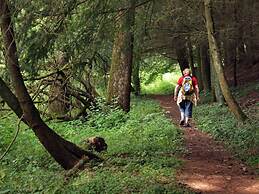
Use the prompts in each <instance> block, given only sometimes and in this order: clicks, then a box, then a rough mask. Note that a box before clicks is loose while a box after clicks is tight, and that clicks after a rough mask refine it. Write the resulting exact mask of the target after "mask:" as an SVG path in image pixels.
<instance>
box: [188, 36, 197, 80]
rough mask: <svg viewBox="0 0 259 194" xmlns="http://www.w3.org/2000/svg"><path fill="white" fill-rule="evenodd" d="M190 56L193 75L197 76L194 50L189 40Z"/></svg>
mask: <svg viewBox="0 0 259 194" xmlns="http://www.w3.org/2000/svg"><path fill="white" fill-rule="evenodd" d="M188 55H189V64H190V68H191V70H192V75H193V76H197V73H196V68H195V67H194V58H193V49H192V43H191V40H188Z"/></svg>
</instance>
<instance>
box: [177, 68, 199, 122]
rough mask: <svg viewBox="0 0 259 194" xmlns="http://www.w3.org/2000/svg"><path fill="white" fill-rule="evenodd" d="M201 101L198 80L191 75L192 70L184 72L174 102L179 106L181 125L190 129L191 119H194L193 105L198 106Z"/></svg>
mask: <svg viewBox="0 0 259 194" xmlns="http://www.w3.org/2000/svg"><path fill="white" fill-rule="evenodd" d="M198 100H199V87H198V81H197V78H196V77H194V76H192V75H191V70H190V69H188V68H186V69H184V70H183V76H182V77H180V78H179V80H178V82H177V85H176V87H175V91H174V101H176V102H177V105H178V106H179V109H180V113H181V119H180V125H181V126H184V127H190V123H189V119H190V118H192V107H193V104H194V105H195V106H196V105H197V101H198Z"/></svg>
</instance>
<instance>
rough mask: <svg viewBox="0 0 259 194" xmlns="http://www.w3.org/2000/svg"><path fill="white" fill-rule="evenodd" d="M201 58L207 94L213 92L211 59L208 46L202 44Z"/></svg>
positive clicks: (204, 86) (202, 75)
mask: <svg viewBox="0 0 259 194" xmlns="http://www.w3.org/2000/svg"><path fill="white" fill-rule="evenodd" d="M200 58H201V78H202V85H203V89H204V92H205V93H208V92H210V90H211V76H210V75H211V73H210V57H209V51H208V45H207V42H206V43H202V44H201V45H200Z"/></svg>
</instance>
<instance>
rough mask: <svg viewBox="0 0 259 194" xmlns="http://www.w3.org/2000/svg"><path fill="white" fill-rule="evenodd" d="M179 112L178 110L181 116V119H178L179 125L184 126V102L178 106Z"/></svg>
mask: <svg viewBox="0 0 259 194" xmlns="http://www.w3.org/2000/svg"><path fill="white" fill-rule="evenodd" d="M179 110H180V115H181V119H180V125H183V124H184V119H185V116H184V115H185V102H184V100H183V101H182V102H181V103H180V104H179Z"/></svg>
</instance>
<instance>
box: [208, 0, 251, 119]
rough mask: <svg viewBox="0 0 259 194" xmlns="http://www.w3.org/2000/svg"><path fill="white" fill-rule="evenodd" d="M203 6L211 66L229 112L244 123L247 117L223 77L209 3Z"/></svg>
mask: <svg viewBox="0 0 259 194" xmlns="http://www.w3.org/2000/svg"><path fill="white" fill-rule="evenodd" d="M204 6H205V18H206V28H207V32H208V40H209V48H210V52H211V57H212V58H213V66H214V68H215V71H216V74H217V77H218V79H219V83H220V87H221V90H222V93H223V95H224V97H225V99H226V102H227V104H228V107H229V109H230V111H231V112H233V113H234V115H235V117H236V118H237V119H238V120H240V121H244V120H246V119H247V117H246V115H245V114H244V113H243V112H242V110H241V108H240V107H239V105H238V104H237V102H236V101H235V99H234V97H233V95H232V94H231V92H230V89H229V86H228V84H227V81H226V78H225V75H224V71H223V67H222V63H221V61H220V56H219V49H218V46H217V43H216V40H215V37H214V27H213V20H212V16H211V1H210V0H204Z"/></svg>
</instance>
